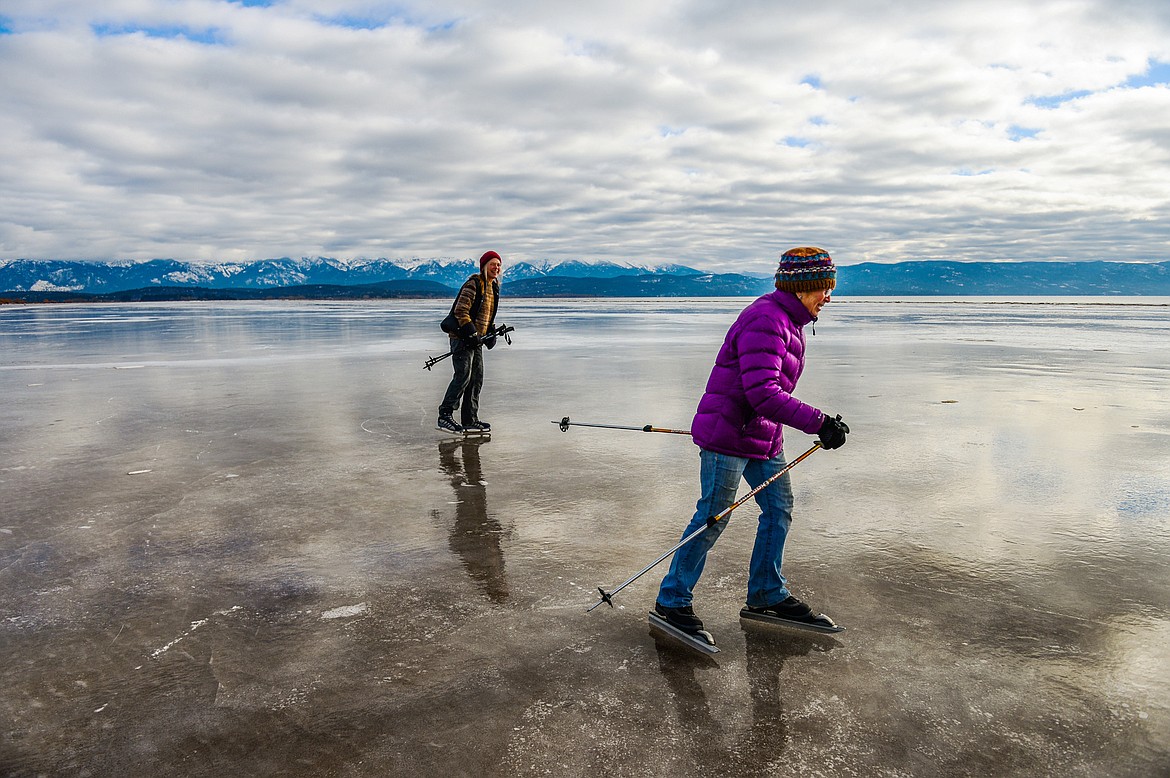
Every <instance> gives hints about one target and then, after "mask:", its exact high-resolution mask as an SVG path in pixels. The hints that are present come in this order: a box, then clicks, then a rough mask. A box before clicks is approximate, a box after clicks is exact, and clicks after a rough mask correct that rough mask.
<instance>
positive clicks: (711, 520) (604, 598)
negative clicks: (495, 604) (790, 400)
mask: <svg viewBox="0 0 1170 778" xmlns="http://www.w3.org/2000/svg"><path fill="white" fill-rule="evenodd" d="M820 447H821V444H820V442H819V441H818V442H816V443H813V444H812V448H810V449H809V450H808V451H806V452H804V453H803V454H801V455H800V456H798V457H797V458H796V459H794V460H792V461H791V462H789V463H788V464H787V465H785V466H784V469H782V470H781V471H780V472H778V473H774V474H773V475H770V476H768V477H767V478H766V479H764V482H763V483H761V484H760V485H759V486H757V487H756V488H755V489H752V490H751V491H750V492H748V493H747V494H745V495H744V496H743V497H740V498H739V499H738V500H736V501H735V502H733V503H732V504H731V505H729V506H728V507H727V508H726V509H724V510H722V511H720V512H719V513H717V514H716V515H714V516H709V517H708V518H707V524H706V525H705V526H702V527H699V528H698V529H697V530H695V531H694V532H692V533H691V534H689V535H687V536H686V537H685V538H683V539H682V540H680V541H679V542H678V543H676V544H675V545H674V546H673V547H671V548H670V549H669V550H667V551H666V552H664V553H663V554H662V556H660V557H658V558H657V559H655V560H654V561H653V562H651V563H650V564H648V565H646V566H645V567H643V568H642V569H641V570H639V571H638V572H637V573H635V574H634V575H632V576H630V577H629V578H628V579H626V582H625V583H623V584H622V585H621V586H618V587H617V588H615V589H614V590H613V591H610V592H607V591H606V590H605V589H602V588H601V587H600V586H598V587H597V591H599V592H601V599H600V600H598V601H597V602H595V603H593V604H592V605H591V606H589V607H588V608H586V609H585V612H586V613H589V612H590V611H592V610H593V609H594V608H596V607H597V606H598V605H600V604H601V603H603V602H604V603H608V604H609V607H611V608H612V607H613V598H614V595H616V594H617V593H618V592H620V591H621V590H622V589H625V588H626V587H627V586H629V585H630V584H632V583H633V582H634V581H637V580H638V579H639V578H641V577H642V576H644V575H645V574H646V573H648V572H650V570H651V569H652V568H654V566H655V565H657V564H658V563H659V562H661V561H662V560H663V559H666V558H667V557H668V556H670V555H671V554H673V553H674V552H675V551H678V550H679V549H680V548H682V547H683V546H685V545H686V544H687V543H690V542H691V541H692V540H694V539H695V538H697V537H698V536H699V535H701V534H703V533H704V532H706V531H707V530H708V529H710V528H711V527H713V526H715V524H716V523H718V522H719V521H720V520H722V519H725V518H727V517H728V516H730V515H731V512H732V511H734V510H735V509H736V508H738V507H739V506H741V505H743V504H744V503H745V502H747V501H748V500H750V499H751V498H752V497H755V496H756V495H757V494H759V493H760V492H761V491H763V489H764V487H766V486H767V485H768V484H770V483H772V482H773V481H775V480H776V479H777V478H779V477H780V476H782V475H784V474H785V473H787V472H788V471H789V470H791V469H792V468H794V467H796V466H797V465H799V464H800V463H801V462H803V461H804V459H805V458H806V457H808V456H809V455H810V454H812V452H814V451H816V450H817V449H818V448H820Z"/></svg>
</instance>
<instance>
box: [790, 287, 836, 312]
mask: <svg viewBox="0 0 1170 778" xmlns="http://www.w3.org/2000/svg"><path fill="white" fill-rule="evenodd" d="M832 294H833V292H832V290H831V289H816V290H814V291H812V292H797V293H796V296H797V298H799V300H800V301H801V302H802V303H804V307H805V308H808V312H809V313H811V314H812V315H813V316H819V315H820V313H821V308H824V307H825V303H827V302H829V300H831V299H832Z"/></svg>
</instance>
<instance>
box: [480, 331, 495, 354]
mask: <svg viewBox="0 0 1170 778" xmlns="http://www.w3.org/2000/svg"><path fill="white" fill-rule="evenodd" d="M483 345H485V346H487V347H488V351H491V350H492V349H494V348H495V347H496V336H495V335H491V336H489V337H486V338H484V339H483Z"/></svg>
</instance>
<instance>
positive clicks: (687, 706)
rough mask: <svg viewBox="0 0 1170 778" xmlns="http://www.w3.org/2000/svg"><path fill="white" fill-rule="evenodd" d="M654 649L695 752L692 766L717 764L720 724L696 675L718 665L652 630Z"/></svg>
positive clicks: (659, 666) (681, 723) (680, 722)
mask: <svg viewBox="0 0 1170 778" xmlns="http://www.w3.org/2000/svg"><path fill="white" fill-rule="evenodd" d="M650 635H651V636H652V637H653V638H654V649H655V651H657V652H658V669H659V671H660V672H661V673H662V678H663V679H664V680H665V681H666V685H667V688H669V689H670V692H671V697H672V698H673V699H674V702H675V705H676V706H677V707H678V723H679V726H680V727H681V728H682V730H683V732H684V733H685V734H686V735H690V736H691V737H688V738H687V739H686V742H687V743H688V745H689V747H690V748H692V749H696V752H695V753H692V754H690V757H691V762H692V765H693V766H694V767H696V768H699V767H700V766H703V765H711V764H714V763H715V762H717V761H718V758H719V752H720V747H721V746H720V744H721V742H722V738H721V737H720V736H719V735H720V733H721V732H722V730H723V725H722V723H721V722H720V721H719V719H717V718H716V717H715V716H714V715H712V713H711V706H710V704H709V703H708V702H707V694H706V692H704V691H703V687H702V685H701V684H700V683H699V679H698V678H697V677H696V672H697V671H699V670H709V669H718V667H719V663H718V662H716V661H715V658H714V657H713V656H710V655H708V654H701V653H699V652H697V651H695V650H694V649H691V648H687V647H685V646H681V645H679V642H678V641H677V640H674V639H672V638H669V637H666V636H665V635H663V634H661V633H660V632H659V631H658V630H656V629H653V628H651V629H650Z"/></svg>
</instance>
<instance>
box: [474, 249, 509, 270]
mask: <svg viewBox="0 0 1170 778" xmlns="http://www.w3.org/2000/svg"><path fill="white" fill-rule="evenodd" d="M493 259H498V260H500V262H503V261H504V259H503V257H501V256H500V255H499V254H497V253H496V252H494V251H485V252H484V253H483V256H482V257H480V258H479V272H481V273H482V272H483V266H484V265H486V264H487V263H488V262H491V261H492V260H493Z"/></svg>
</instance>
